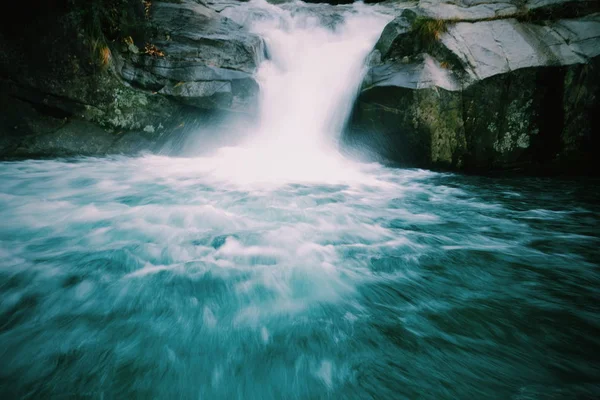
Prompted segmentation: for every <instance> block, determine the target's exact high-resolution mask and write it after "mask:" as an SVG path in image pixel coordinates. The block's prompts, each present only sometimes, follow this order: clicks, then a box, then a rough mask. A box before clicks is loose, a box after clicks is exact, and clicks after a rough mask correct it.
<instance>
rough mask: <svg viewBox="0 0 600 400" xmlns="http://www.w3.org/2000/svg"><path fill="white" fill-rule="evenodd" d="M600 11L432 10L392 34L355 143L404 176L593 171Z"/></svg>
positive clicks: (561, 3)
mask: <svg viewBox="0 0 600 400" xmlns="http://www.w3.org/2000/svg"><path fill="white" fill-rule="evenodd" d="M599 56H600V3H598V2H596V1H568V0H531V1H506V0H504V1H501V0H500V1H489V0H488V1H483V0H455V1H438V0H435V1H434V0H428V1H421V2H420V3H418V4H416V5H409V6H407V7H406V8H405V9H404V10H403V11H401V12H400V15H399V16H398V17H397V18H396V19H395V20H394V21H392V22H391V23H390V24H389V25H388V26H387V27H386V28H385V30H384V32H383V34H382V35H381V38H380V40H379V42H378V44H377V46H376V49H375V50H374V52H373V53H372V55H371V62H370V69H369V73H368V75H367V77H366V79H365V82H364V84H363V89H362V91H361V93H360V95H359V98H358V101H357V103H356V106H355V109H354V113H353V118H352V121H351V124H350V132H349V134H348V140H349V141H351V142H355V143H360V144H361V145H363V146H364V145H367V146H370V147H371V148H372V149H374V150H375V151H376V152H378V153H382V154H383V155H384V156H385V157H386V158H388V159H390V160H392V161H396V162H398V163H400V164H403V165H410V166H419V167H440V168H450V169H467V170H469V169H470V170H476V171H485V170H492V169H511V168H525V169H534V168H558V169H560V170H566V169H577V170H591V169H592V168H593V167H594V166H595V164H597V161H596V160H597V159H598V158H597V157H596V156H595V154H596V153H597V150H599V148H600V146H599V143H600V140H599V139H598V130H599V129H600V123H599V122H600V121H599V117H598V111H599V110H600V107H599V105H600V103H599V102H600V97H599V96H600V74H599V73H598V71H600V57H599Z"/></svg>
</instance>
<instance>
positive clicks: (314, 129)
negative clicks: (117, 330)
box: [196, 0, 390, 184]
mask: <svg viewBox="0 0 600 400" xmlns="http://www.w3.org/2000/svg"><path fill="white" fill-rule="evenodd" d="M301 4H302V3H299V4H297V5H296V6H295V7H294V8H292V9H290V10H284V9H282V8H280V7H276V6H274V5H271V4H268V3H267V2H266V1H264V0H255V1H252V2H249V3H248V4H247V5H244V6H241V7H235V8H231V9H229V10H226V11H225V12H224V14H226V15H227V16H229V17H231V18H232V19H234V20H237V21H238V22H240V23H243V24H245V25H247V26H248V27H249V29H250V30H251V31H253V32H255V33H257V34H259V35H260V36H261V37H263V38H264V40H265V43H266V47H267V51H268V54H269V59H268V60H266V61H264V62H263V63H262V64H261V66H260V68H259V70H258V72H257V80H258V82H259V84H260V92H261V98H260V118H259V124H258V127H257V129H256V131H255V132H253V134H251V135H250V138H249V139H248V140H247V141H246V142H245V143H243V144H241V145H239V146H237V147H227V148H222V149H221V150H220V151H218V152H217V154H216V155H214V156H213V157H207V158H201V159H197V160H196V165H197V168H199V169H200V170H203V171H205V172H211V173H212V174H213V176H215V177H217V178H220V179H224V180H227V181H230V182H237V183H245V184H248V183H275V184H277V183H287V182H328V183H335V182H347V181H360V180H365V179H367V178H366V177H365V175H364V174H363V173H362V172H360V168H361V167H360V166H359V165H357V164H354V163H352V162H350V161H349V160H346V159H344V158H343V157H342V156H341V155H340V154H339V152H338V150H337V145H338V140H339V137H340V134H341V131H342V129H343V127H344V124H345V122H346V120H347V118H348V115H349V112H350V110H351V107H352V103H353V101H354V98H355V96H356V93H357V90H358V88H359V85H360V83H361V82H362V79H363V77H364V74H365V72H366V68H365V58H366V56H367V55H368V53H369V52H370V51H371V50H372V48H373V46H374V44H375V42H376V41H377V39H378V37H379V35H380V33H381V31H382V30H383V27H384V26H385V24H386V23H387V22H388V21H389V19H390V18H389V17H388V16H385V15H382V14H378V13H377V12H375V11H373V9H372V8H369V7H367V6H365V5H363V4H356V5H354V6H352V7H345V8H343V9H341V8H340V11H336V14H335V15H331V16H329V18H330V20H331V24H330V26H325V25H323V21H322V20H321V19H322V18H323V16H319V14H318V10H319V8H316V9H315V7H314V6H303V5H301ZM321 9H323V10H325V9H324V8H321ZM315 10H316V11H315ZM328 10H331V9H330V8H328ZM338 20H340V21H338ZM334 21H338V22H336V23H335V24H334V23H333V22H334ZM331 25H333V26H331Z"/></svg>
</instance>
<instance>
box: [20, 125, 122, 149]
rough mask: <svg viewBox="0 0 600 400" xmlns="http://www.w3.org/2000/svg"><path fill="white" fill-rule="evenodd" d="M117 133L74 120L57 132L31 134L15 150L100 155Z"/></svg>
mask: <svg viewBox="0 0 600 400" xmlns="http://www.w3.org/2000/svg"><path fill="white" fill-rule="evenodd" d="M114 141H115V135H113V134H111V133H109V132H107V131H105V130H104V129H101V128H100V127H98V126H97V125H96V124H93V123H90V122H87V121H81V120H72V121H70V122H69V123H68V124H66V125H64V126H63V127H61V128H59V129H58V130H56V131H55V132H51V133H46V134H42V135H36V136H29V137H27V138H26V139H25V140H23V142H21V144H20V145H19V146H18V148H17V149H16V150H15V151H14V154H15V155H18V156H44V155H52V156H57V155H58V156H71V155H99V154H104V153H106V152H107V150H108V149H109V147H110V146H111V145H112V143H113V142H114Z"/></svg>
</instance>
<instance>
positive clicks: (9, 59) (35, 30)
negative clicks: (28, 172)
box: [0, 0, 264, 156]
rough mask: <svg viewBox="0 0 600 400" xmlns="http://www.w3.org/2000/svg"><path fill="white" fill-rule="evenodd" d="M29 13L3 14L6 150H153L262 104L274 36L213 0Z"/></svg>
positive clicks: (0, 135)
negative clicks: (264, 35) (264, 66)
mask: <svg viewBox="0 0 600 400" xmlns="http://www.w3.org/2000/svg"><path fill="white" fill-rule="evenodd" d="M218 3H223V2H218ZM22 8H23V9H22V10H19V11H18V13H17V14H16V15H14V16H13V18H14V20H11V19H9V18H8V17H7V16H6V15H5V16H4V17H5V18H7V20H6V21H3V29H2V31H1V32H0V48H2V49H3V51H2V53H1V55H0V87H1V91H0V104H1V106H2V110H3V112H2V115H0V155H4V156H6V155H9V156H28V155H53V156H55V155H70V154H105V153H121V152H123V153H130V152H135V151H138V150H142V149H150V150H152V149H157V148H159V147H160V146H161V145H162V144H163V143H164V141H165V140H166V138H167V137H169V136H171V135H170V134H173V133H176V134H177V133H178V132H181V131H184V130H185V129H187V128H189V127H190V126H192V127H193V126H195V125H198V124H205V123H208V122H209V121H210V120H211V119H214V118H216V116H217V115H220V114H222V113H236V114H239V113H251V112H252V111H253V108H254V107H255V105H256V103H255V100H256V94H257V92H258V85H257V84H256V82H255V80H254V78H253V74H254V72H255V70H256V68H257V66H258V64H259V63H260V61H261V59H262V58H263V56H264V47H263V42H262V40H261V39H260V38H259V37H257V36H255V35H253V34H251V33H249V32H247V31H246V30H245V29H244V28H243V27H242V26H240V25H238V24H236V23H235V22H233V21H231V20H229V19H227V18H225V17H223V16H221V15H220V14H219V13H218V12H217V11H215V10H213V9H212V8H209V7H208V6H206V5H203V4H200V3H198V2H195V1H191V0H177V1H169V2H159V1H152V2H150V1H147V2H141V1H137V0H94V1H92V2H87V1H81V0H62V1H60V0H59V1H57V2H52V1H47V2H46V3H43V2H42V3H40V6H39V8H36V9H32V10H28V9H26V7H22ZM216 8H217V9H218V7H216Z"/></svg>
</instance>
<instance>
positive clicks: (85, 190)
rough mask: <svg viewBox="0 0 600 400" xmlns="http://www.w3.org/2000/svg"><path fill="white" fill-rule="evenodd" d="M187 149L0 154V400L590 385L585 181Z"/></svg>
mask: <svg viewBox="0 0 600 400" xmlns="http://www.w3.org/2000/svg"><path fill="white" fill-rule="evenodd" d="M307 162H309V160H307ZM203 163H206V160H204V161H201V160H200V161H198V160H194V159H174V158H164V157H141V158H114V159H78V160H67V161H60V160H59V161H49V160H46V161H24V162H5V163H2V164H0V221H1V223H0V296H1V297H0V360H1V361H0V397H1V398H3V399H9V398H50V397H51V398H97V399H115V398H145V399H150V398H163V399H175V398H180V399H198V398H201V399H215V398H223V399H231V398H240V399H242V398H244V399H246V398H257V399H258V398H260V399H269V398H274V399H275V398H276V399H284V398H285V399H291V398H297V399H310V398H334V399H335V398H377V399H383V398H386V399H397V398H410V399H416V398H420V399H467V398H481V399H484V398H497V399H555V398H560V399H573V398H576V399H578V398H582V399H588V398H594V396H595V395H597V394H598V390H599V387H600V386H599V383H600V364H599V363H598V361H599V354H600V343H599V342H600V337H599V336H598V332H599V329H598V328H599V318H598V312H599V303H598V299H599V292H600V286H599V284H600V271H599V266H598V262H599V250H598V249H599V245H600V239H599V231H598V224H599V222H600V216H599V215H600V214H599V212H600V206H599V202H598V200H599V191H598V189H597V187H598V186H597V182H595V181H582V182H577V181H563V180H551V179H532V178H518V179H517V178H515V179H506V178H504V179H500V178H477V177H466V176H458V175H452V174H438V173H432V172H426V171H421V170H401V169H387V168H384V167H381V166H378V165H359V166H358V167H356V168H357V169H358V170H357V173H356V179H352V180H346V181H344V180H341V181H339V182H328V183H318V182H316V183H315V182H305V183H293V182H288V183H282V182H280V183H278V184H276V185H275V184H271V185H269V184H256V185H251V186H249V185H245V184H243V183H232V182H228V181H226V180H219V179H218V178H215V177H214V176H215V174H213V173H210V168H201V167H199V166H198V165H203ZM213 172H214V171H213ZM217 176H218V175H217Z"/></svg>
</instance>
